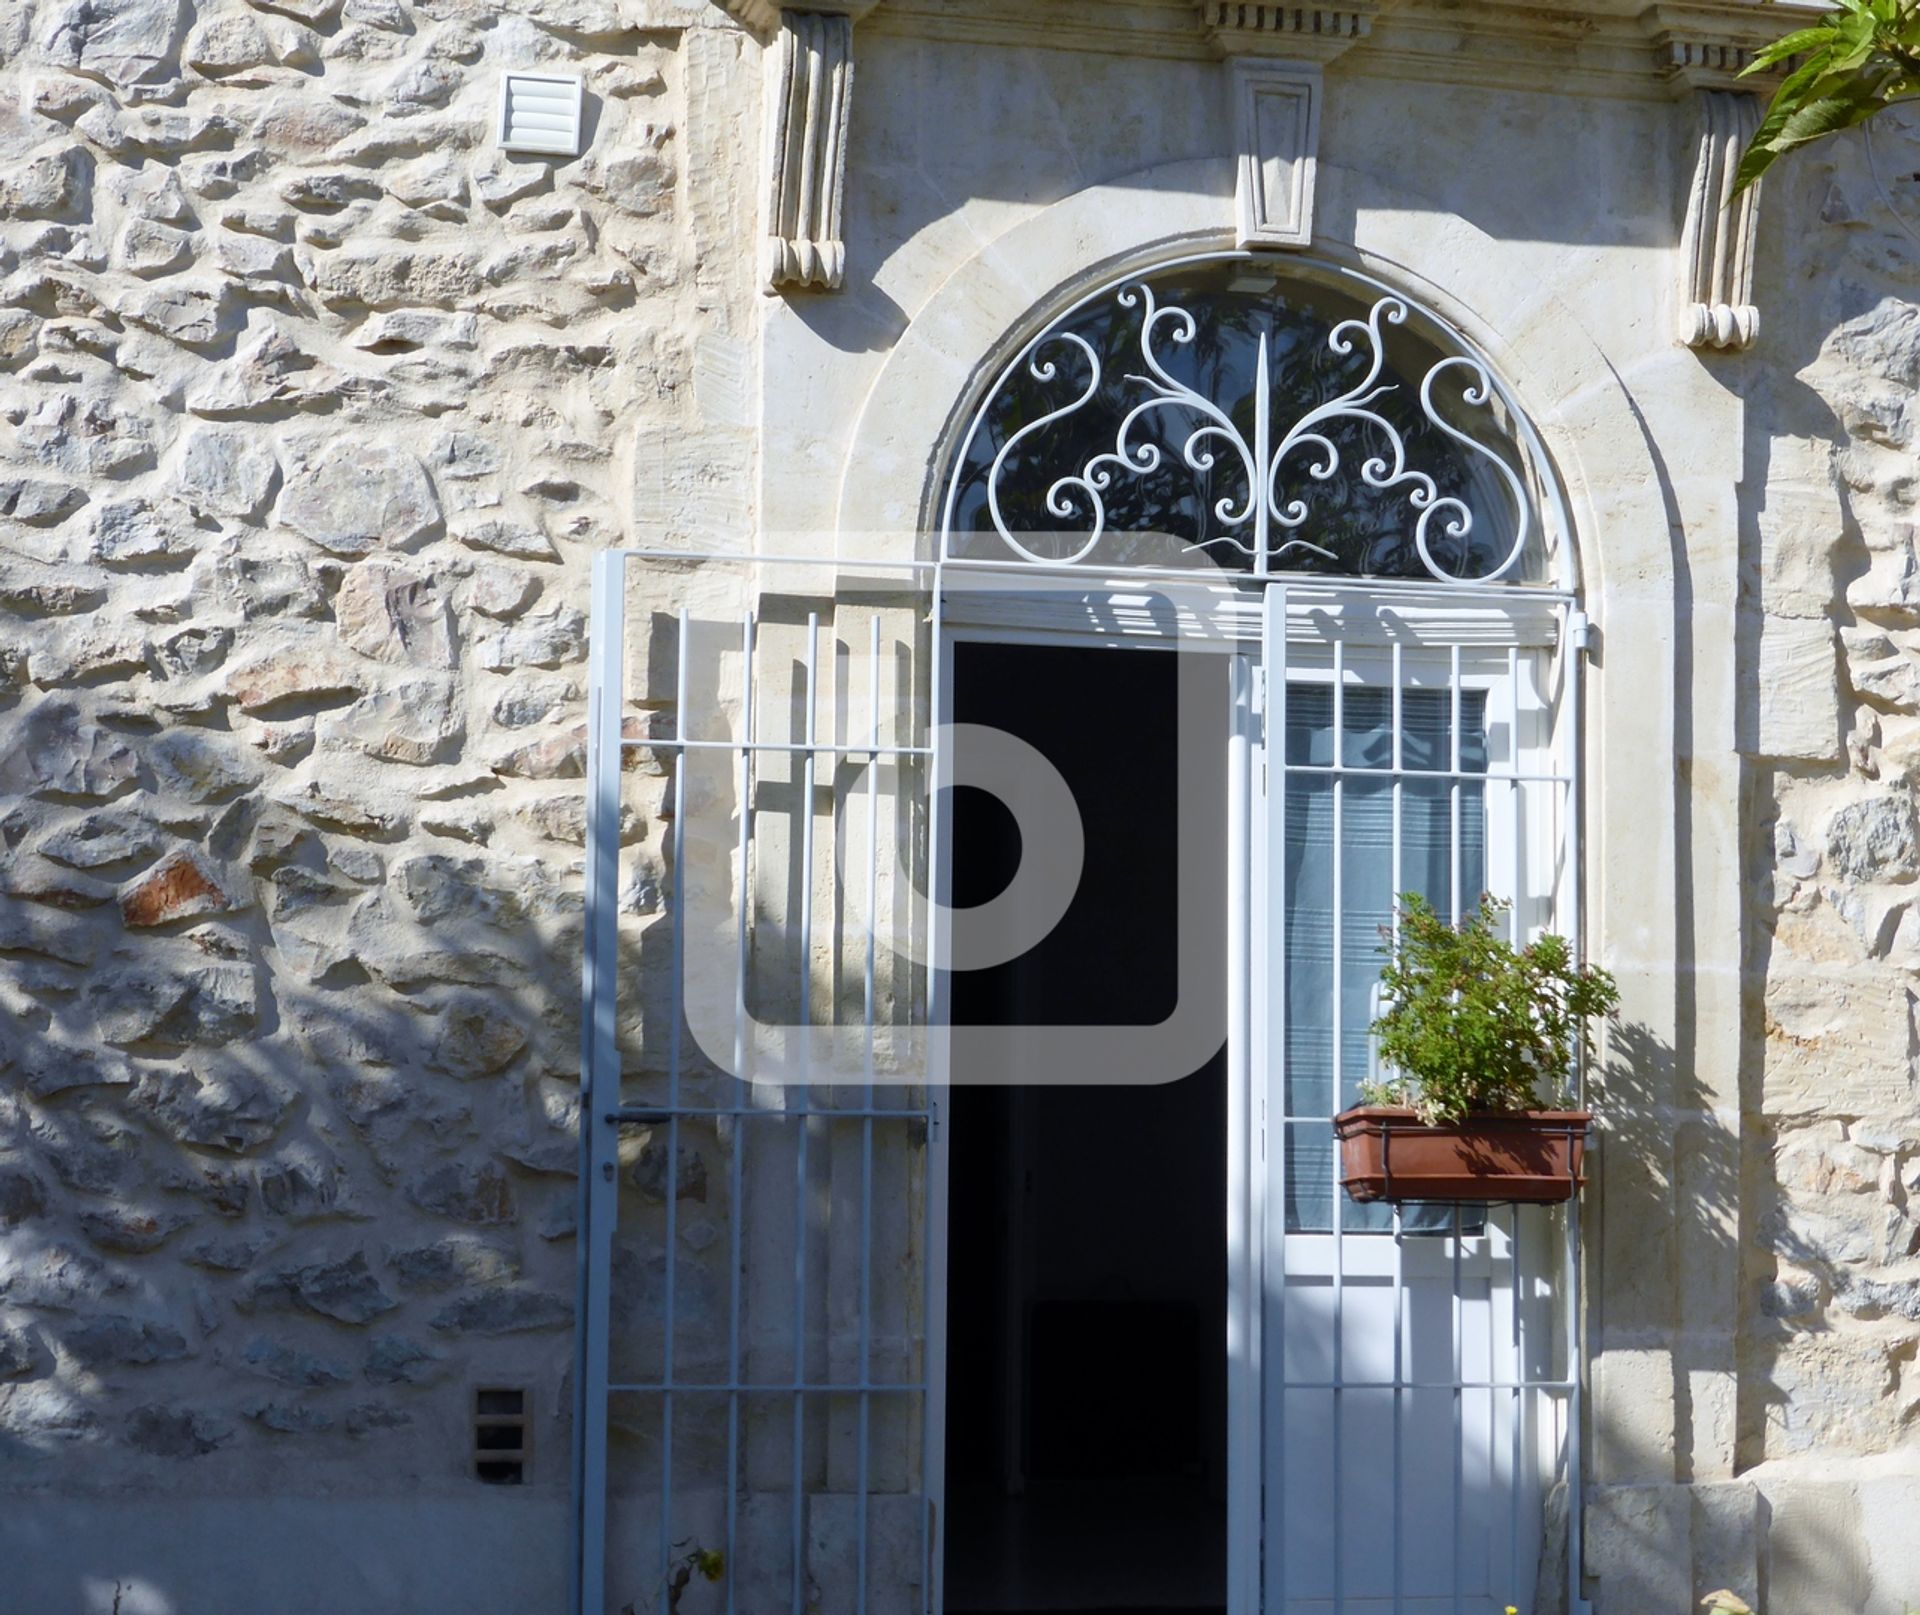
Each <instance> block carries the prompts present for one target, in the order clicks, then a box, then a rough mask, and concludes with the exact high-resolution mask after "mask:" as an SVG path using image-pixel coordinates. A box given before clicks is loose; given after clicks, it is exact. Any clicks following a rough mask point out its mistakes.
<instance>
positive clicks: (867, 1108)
mask: <svg viewBox="0 0 1920 1615" xmlns="http://www.w3.org/2000/svg"><path fill="white" fill-rule="evenodd" d="M867 645H868V648H867V669H868V672H867V738H868V740H869V741H870V742H871V744H872V745H873V748H874V751H875V753H876V758H877V754H878V752H879V748H880V618H879V617H878V616H877V615H876V616H875V617H874V619H873V623H872V628H871V632H870V634H869V637H868V641H867ZM874 772H875V771H874V770H873V769H872V768H869V769H868V770H867V956H866V959H865V961H864V971H863V981H862V990H863V992H864V993H865V1005H866V1016H865V1019H866V1027H867V1038H866V1045H865V1050H864V1053H865V1068H864V1071H863V1075H864V1076H865V1078H866V1081H865V1083H864V1084H863V1085H862V1097H861V1106H860V1108H861V1110H862V1111H863V1112H864V1114H863V1115H862V1117H861V1118H860V1459H859V1465H860V1469H859V1483H858V1488H857V1489H858V1491H859V1494H860V1545H859V1554H858V1574H859V1578H860V1579H859V1582H858V1587H859V1592H858V1598H857V1603H856V1606H855V1607H856V1609H857V1610H858V1615H866V1611H867V1530H868V1521H867V1514H868V1506H869V1505H868V1498H867V1445H868V1434H869V1419H870V1417H871V1408H872V1396H871V1394H870V1393H869V1392H868V1390H867V1385H868V1384H869V1383H870V1382H871V1380H872V1379H873V1363H872V1352H873V1077H874V1052H873V1017H874V1012H875V1009H876V1008H877V1005H876V1003H875V998H874V988H875V980H874V976H875V965H876V956H875V952H874V932H873V907H874V904H875V902H876V901H877V900H878V896H879V894H878V893H877V892H875V891H874V889H873V887H874V882H875V877H876V875H877V872H878V871H877V860H876V859H875V857H874V850H873V849H874V844H875V841H876V840H877V836H878V827H879V799H878V797H877V796H876V795H875V784H876V782H875V779H874Z"/></svg>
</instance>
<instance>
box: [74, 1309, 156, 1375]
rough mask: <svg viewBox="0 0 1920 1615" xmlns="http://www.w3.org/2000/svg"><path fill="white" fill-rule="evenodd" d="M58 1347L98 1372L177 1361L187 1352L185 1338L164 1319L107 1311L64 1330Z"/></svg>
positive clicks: (80, 1364) (76, 1360) (81, 1363)
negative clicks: (155, 1319) (144, 1317)
mask: <svg viewBox="0 0 1920 1615" xmlns="http://www.w3.org/2000/svg"><path fill="white" fill-rule="evenodd" d="M60 1349H61V1350H62V1351H63V1352H65V1353H66V1355H67V1356H68V1357H70V1358H72V1359H73V1361H74V1362H75V1363H76V1364H77V1365H78V1366H79V1367H81V1368H84V1369H88V1370H91V1371H94V1372H98V1371H99V1370H101V1369H109V1368H129V1367H136V1366H139V1365H142V1364H147V1363H169V1362H176V1361H178V1360H179V1359H180V1358H182V1357H184V1356H186V1355H187V1342H186V1339H185V1337H184V1336H182V1335H181V1334H180V1332H179V1331H178V1330H177V1329H171V1328H169V1327H168V1326H167V1325H165V1324H163V1323H156V1322H153V1321H151V1320H148V1319H143V1318H129V1317H125V1316H122V1315H118V1314H108V1315H106V1316H104V1317H98V1318H93V1319H90V1320H88V1321H87V1322H85V1323H81V1324H77V1325H75V1326H74V1327H72V1328H70V1329H67V1330H66V1331H64V1332H63V1333H62V1334H61V1336H60Z"/></svg>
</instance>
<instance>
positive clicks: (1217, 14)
mask: <svg viewBox="0 0 1920 1615" xmlns="http://www.w3.org/2000/svg"><path fill="white" fill-rule="evenodd" d="M1196 4H1197V6H1198V9H1199V13H1200V28H1201V31H1202V32H1203V33H1204V34H1205V35H1206V36H1207V38H1208V39H1209V40H1211V41H1212V42H1213V45H1214V48H1215V49H1217V50H1218V51H1219V52H1220V54H1221V55H1222V56H1276V57H1283V58H1285V59H1286V60H1288V61H1293V62H1313V63H1315V64H1317V65H1320V66H1325V65H1326V64H1327V63H1328V62H1330V61H1332V60H1333V59H1334V58H1335V57H1337V56H1341V55H1344V54H1345V53H1346V52H1347V50H1348V49H1350V48H1351V47H1352V46H1354V45H1357V44H1358V43H1359V42H1360V41H1361V40H1363V39H1365V38H1366V37H1367V35H1368V34H1370V33H1371V32H1372V31H1373V18H1374V13H1375V11H1376V10H1377V9H1378V8H1377V7H1376V6H1373V5H1371V4H1368V3H1366V0H1360V3H1358V4H1355V5H1352V6H1349V7H1347V8H1335V7H1331V6H1293V5H1271V4H1266V3H1264V0H1196Z"/></svg>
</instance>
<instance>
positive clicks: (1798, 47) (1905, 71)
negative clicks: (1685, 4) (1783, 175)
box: [1734, 0, 1920, 194]
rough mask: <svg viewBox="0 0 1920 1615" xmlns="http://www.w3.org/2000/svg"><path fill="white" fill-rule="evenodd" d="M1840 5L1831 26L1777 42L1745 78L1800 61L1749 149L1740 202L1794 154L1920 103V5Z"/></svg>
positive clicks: (1847, 0) (1897, 1)
mask: <svg viewBox="0 0 1920 1615" xmlns="http://www.w3.org/2000/svg"><path fill="white" fill-rule="evenodd" d="M1835 3H1836V6H1837V8H1838V9H1836V10H1835V11H1834V13H1833V15H1832V16H1831V17H1830V18H1826V19H1823V20H1822V21H1820V22H1818V23H1815V24H1814V25H1813V26H1812V27H1811V28H1800V29H1796V30H1795V31H1794V32H1793V33H1790V34H1788V35H1787V36H1786V37H1785V38H1784V39H1777V40H1775V41H1774V42H1773V43H1772V44H1771V45H1769V46H1767V47H1766V48H1765V49H1764V50H1761V51H1759V52H1758V53H1757V54H1756V55H1755V56H1754V59H1753V61H1752V62H1751V63H1750V64H1749V65H1748V66H1747V67H1746V68H1745V69H1744V70H1743V74H1742V76H1743V77H1744V76H1745V74H1748V73H1764V72H1766V71H1768V70H1769V69H1771V68H1775V67H1778V66H1779V65H1780V64H1781V63H1782V62H1786V61H1790V60H1792V59H1793V58H1795V57H1798V58H1800V65H1799V66H1798V67H1796V68H1795V69H1794V70H1793V71H1792V72H1791V73H1789V74H1788V75H1787V77H1786V79H1785V80H1784V81H1783V82H1782V83H1781V85H1780V87H1779V89H1777V90H1775V91H1774V92H1773V100H1772V101H1771V102H1769V103H1768V105H1767V111H1766V116H1765V117H1763V118H1762V119H1761V120H1760V127H1759V128H1758V129H1756V130H1755V131H1754V135H1753V139H1752V140H1751V141H1749V142H1748V143H1747V149H1746V151H1745V153H1744V154H1742V156H1741V158H1740V167H1739V169H1738V170H1737V171H1736V172H1735V174H1734V191H1735V194H1738V193H1739V192H1740V191H1743V190H1745V189H1746V188H1747V187H1748V186H1749V185H1751V184H1752V183H1753V182H1754V181H1755V180H1757V179H1758V178H1759V177H1760V176H1761V175H1762V174H1764V173H1765V172H1766V171H1767V170H1768V168H1770V167H1771V166H1772V165H1773V163H1774V162H1775V160H1776V159H1778V158H1780V157H1782V156H1784V155H1785V154H1786V153H1787V152H1790V151H1793V150H1794V149H1795V148H1797V147H1800V146H1804V145H1806V144H1808V143H1809V142H1810V141H1814V140H1819V139H1822V138H1823V137H1824V136H1827V135H1831V134H1837V133H1838V132H1839V131H1840V130H1842V129H1851V128H1852V127H1853V126H1854V125H1855V124H1859V123H1865V122H1866V121H1867V119H1869V118H1871V117H1872V116H1873V115H1874V114H1875V113H1876V112H1880V111H1882V110H1883V109H1885V108H1886V107H1889V106H1892V105H1894V104H1895V103H1896V102H1899V101H1907V100H1911V99H1913V98H1914V97H1915V96H1920V0H1835Z"/></svg>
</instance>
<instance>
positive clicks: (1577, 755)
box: [1560, 607, 1587, 1615]
mask: <svg viewBox="0 0 1920 1615" xmlns="http://www.w3.org/2000/svg"><path fill="white" fill-rule="evenodd" d="M1562 630H1563V631H1562V633H1561V641H1560V642H1561V644H1562V645H1564V646H1565V647H1566V649H1565V652H1564V654H1565V657H1566V676H1565V680H1564V684H1563V688H1562V699H1563V700H1564V701H1565V703H1566V708H1565V710H1564V711H1563V712H1562V713H1561V715H1560V723H1561V726H1562V728H1563V729H1564V732H1565V741H1564V744H1565V746H1566V758H1567V764H1566V769H1565V773H1566V778H1567V783H1566V786H1565V787H1564V788H1565V791H1566V825H1567V855H1566V860H1567V861H1566V868H1567V878H1566V889H1567V912H1566V926H1567V930H1566V934H1567V935H1568V936H1569V937H1570V938H1571V939H1572V941H1573V950H1574V962H1575V963H1576V964H1580V963H1584V962H1585V959H1586V949H1585V938H1584V935H1583V931H1582V924H1581V921H1582V915H1581V890H1582V880H1581V876H1582V873H1583V871H1584V868H1585V864H1584V856H1585V855H1584V851H1583V849H1582V846H1581V829H1582V816H1581V815H1582V805H1581V804H1582V797H1581V793H1582V791H1583V789H1584V783H1583V781H1582V779H1581V756H1582V737H1581V727H1580V726H1581V722H1582V720H1583V717H1584V714H1583V712H1582V711H1581V702H1580V694H1581V669H1582V665H1583V661H1584V658H1585V657H1586V653H1587V615H1586V613H1585V612H1584V611H1581V610H1580V609H1579V608H1578V607H1570V608H1569V609H1568V611H1567V614H1566V618H1565V621H1564V623H1563V625H1562ZM1574 1092H1575V1099H1576V1103H1577V1104H1582V1105H1584V1103H1585V1102H1586V1073H1585V1071H1584V1070H1582V1069H1581V1066H1580V1062H1579V1055H1578V1051H1577V1050H1576V1053H1575V1063H1574ZM1566 1267H1567V1278H1566V1295H1567V1322H1566V1335H1567V1373H1566V1378H1567V1382H1568V1384H1569V1385H1570V1386H1571V1387H1572V1388H1571V1389H1570V1390H1569V1391H1568V1393H1567V1615H1580V1612H1581V1610H1582V1609H1584V1608H1585V1600H1583V1599H1582V1598H1581V1596H1580V1576H1581V1570H1582V1560H1583V1557H1584V1552H1585V1549H1584V1542H1585V1523H1586V1522H1585V1520H1584V1519H1583V1518H1582V1514H1583V1510H1584V1509H1585V1507H1586V1477H1585V1475H1584V1473H1583V1470H1582V1465H1583V1463H1584V1458H1583V1455H1582V1440H1581V1434H1582V1432H1581V1424H1582V1420H1583V1419H1584V1418H1585V1405H1586V1396H1585V1390H1586V1361H1585V1354H1584V1353H1583V1352H1582V1351H1581V1349H1580V1322H1581V1312H1580V1289H1581V1286H1580V1196H1579V1195H1578V1194H1575V1195H1574V1197H1573V1198H1572V1199H1571V1200H1569V1201H1568V1202H1567V1217H1566Z"/></svg>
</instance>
